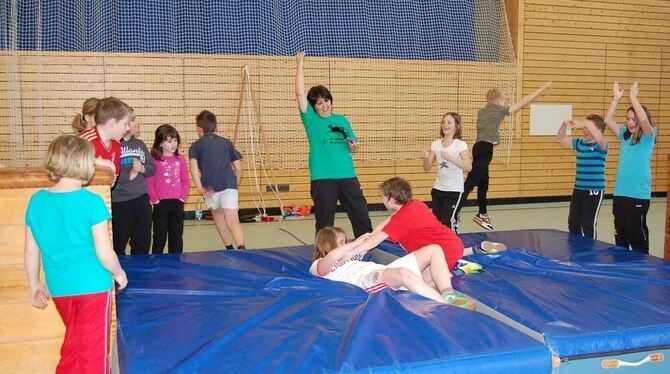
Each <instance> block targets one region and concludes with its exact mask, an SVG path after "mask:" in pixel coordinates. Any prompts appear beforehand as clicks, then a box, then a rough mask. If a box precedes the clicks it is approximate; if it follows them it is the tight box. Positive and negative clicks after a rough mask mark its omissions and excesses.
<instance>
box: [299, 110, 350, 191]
mask: <svg viewBox="0 0 670 374" xmlns="http://www.w3.org/2000/svg"><path fill="white" fill-rule="evenodd" d="M300 119H302V123H303V125H305V131H306V132H307V140H308V141H309V174H310V180H318V179H343V178H354V177H356V171H354V161H353V159H352V158H351V151H350V150H349V143H347V140H346V139H347V138H351V139H356V135H355V134H354V131H353V130H352V129H351V124H350V123H349V120H348V119H347V117H345V116H343V115H341V114H331V115H330V116H328V117H325V118H324V117H321V116H320V115H318V114H317V113H316V112H315V111H314V108H312V106H311V105H310V104H307V111H306V112H305V113H303V112H300Z"/></svg>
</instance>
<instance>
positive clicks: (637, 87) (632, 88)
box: [628, 81, 640, 100]
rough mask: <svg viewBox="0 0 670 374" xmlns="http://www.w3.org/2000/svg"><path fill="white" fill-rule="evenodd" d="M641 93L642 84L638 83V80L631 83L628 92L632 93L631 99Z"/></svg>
mask: <svg viewBox="0 0 670 374" xmlns="http://www.w3.org/2000/svg"><path fill="white" fill-rule="evenodd" d="M639 93H640V85H639V84H638V83H637V81H635V82H633V84H631V85H630V92H629V93H628V94H629V95H630V99H631V100H635V99H637V95H638V94H639Z"/></svg>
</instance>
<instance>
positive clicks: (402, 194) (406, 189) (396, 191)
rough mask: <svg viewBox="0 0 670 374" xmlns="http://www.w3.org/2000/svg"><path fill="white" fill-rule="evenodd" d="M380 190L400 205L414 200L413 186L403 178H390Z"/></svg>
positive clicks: (383, 183)
mask: <svg viewBox="0 0 670 374" xmlns="http://www.w3.org/2000/svg"><path fill="white" fill-rule="evenodd" d="M379 189H380V190H382V195H384V196H385V197H386V198H387V199H390V198H393V199H395V201H396V202H397V203H398V204H400V205H404V204H405V203H407V202H408V201H410V200H412V186H410V184H409V182H408V181H406V180H404V179H402V178H399V177H393V178H389V179H387V180H385V181H384V182H382V184H380V185H379Z"/></svg>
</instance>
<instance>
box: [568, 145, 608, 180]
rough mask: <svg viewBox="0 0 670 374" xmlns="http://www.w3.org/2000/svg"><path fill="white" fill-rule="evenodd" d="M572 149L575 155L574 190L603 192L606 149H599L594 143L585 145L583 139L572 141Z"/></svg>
mask: <svg viewBox="0 0 670 374" xmlns="http://www.w3.org/2000/svg"><path fill="white" fill-rule="evenodd" d="M572 149H574V150H575V153H577V175H576V176H575V189H577V190H589V191H595V190H604V189H605V161H606V160H607V149H601V148H600V146H599V145H598V143H596V142H593V143H587V142H586V141H585V140H584V139H572Z"/></svg>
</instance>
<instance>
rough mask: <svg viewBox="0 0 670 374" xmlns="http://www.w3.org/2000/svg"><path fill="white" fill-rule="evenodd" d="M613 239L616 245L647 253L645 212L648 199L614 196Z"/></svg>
mask: <svg viewBox="0 0 670 374" xmlns="http://www.w3.org/2000/svg"><path fill="white" fill-rule="evenodd" d="M612 211H613V213H614V240H615V241H616V245H619V246H622V247H626V248H630V249H632V250H634V251H637V252H642V253H649V228H648V227H647V212H648V211H649V200H644V199H633V198H632V197H624V196H614V204H613V207H612Z"/></svg>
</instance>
